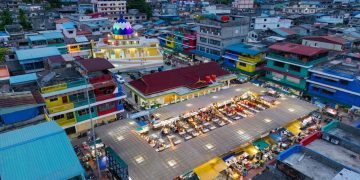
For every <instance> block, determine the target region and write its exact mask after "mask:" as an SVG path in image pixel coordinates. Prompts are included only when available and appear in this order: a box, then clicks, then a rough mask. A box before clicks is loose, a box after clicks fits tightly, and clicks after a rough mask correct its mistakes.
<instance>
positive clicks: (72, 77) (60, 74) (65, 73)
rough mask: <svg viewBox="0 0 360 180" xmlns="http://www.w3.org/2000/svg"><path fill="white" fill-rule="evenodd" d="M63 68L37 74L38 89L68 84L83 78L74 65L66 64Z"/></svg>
mask: <svg viewBox="0 0 360 180" xmlns="http://www.w3.org/2000/svg"><path fill="white" fill-rule="evenodd" d="M68 64H70V65H67V67H65V68H58V69H52V70H46V71H41V72H38V73H37V75H38V77H39V78H38V84H39V86H40V87H45V86H51V85H55V84H61V83H68V82H71V81H76V80H81V79H83V76H82V75H81V74H80V72H79V71H78V70H77V68H76V67H77V66H76V65H75V64H74V63H68Z"/></svg>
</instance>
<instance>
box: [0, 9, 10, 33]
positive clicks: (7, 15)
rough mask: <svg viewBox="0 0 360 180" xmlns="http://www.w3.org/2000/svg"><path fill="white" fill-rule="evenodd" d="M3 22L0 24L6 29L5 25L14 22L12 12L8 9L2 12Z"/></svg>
mask: <svg viewBox="0 0 360 180" xmlns="http://www.w3.org/2000/svg"><path fill="white" fill-rule="evenodd" d="M0 17H1V18H0V19H1V21H2V22H1V24H0V26H1V27H0V28H1V29H4V27H5V25H9V24H12V23H13V19H12V17H11V13H10V11H9V10H8V9H5V10H4V11H3V12H2V13H1V16H0Z"/></svg>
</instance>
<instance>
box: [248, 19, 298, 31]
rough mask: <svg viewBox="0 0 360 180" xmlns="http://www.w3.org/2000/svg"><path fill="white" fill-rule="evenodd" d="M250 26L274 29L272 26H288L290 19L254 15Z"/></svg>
mask: <svg viewBox="0 0 360 180" xmlns="http://www.w3.org/2000/svg"><path fill="white" fill-rule="evenodd" d="M252 21H253V23H251V26H252V27H253V28H254V29H262V30H266V29H274V28H290V27H291V25H292V20H290V19H282V18H280V17H256V18H253V19H252Z"/></svg>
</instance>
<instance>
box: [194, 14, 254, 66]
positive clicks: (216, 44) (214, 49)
mask: <svg viewBox="0 0 360 180" xmlns="http://www.w3.org/2000/svg"><path fill="white" fill-rule="evenodd" d="M196 28H197V31H196V32H197V41H196V50H192V51H191V52H192V53H194V54H195V58H196V59H197V60H201V61H209V60H219V59H220V58H221V56H222V55H223V53H224V48H225V47H226V46H229V45H231V44H237V43H241V42H245V40H246V37H247V34H248V32H249V18H248V17H245V16H216V17H215V18H213V19H211V18H209V19H204V20H200V21H199V22H198V23H197V27H196Z"/></svg>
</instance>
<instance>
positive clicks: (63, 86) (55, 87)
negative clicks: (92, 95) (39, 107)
mask: <svg viewBox="0 0 360 180" xmlns="http://www.w3.org/2000/svg"><path fill="white" fill-rule="evenodd" d="M66 88H67V84H66V83H62V84H56V85H52V86H45V87H42V88H41V92H42V93H49V92H54V91H59V90H63V89H66Z"/></svg>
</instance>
